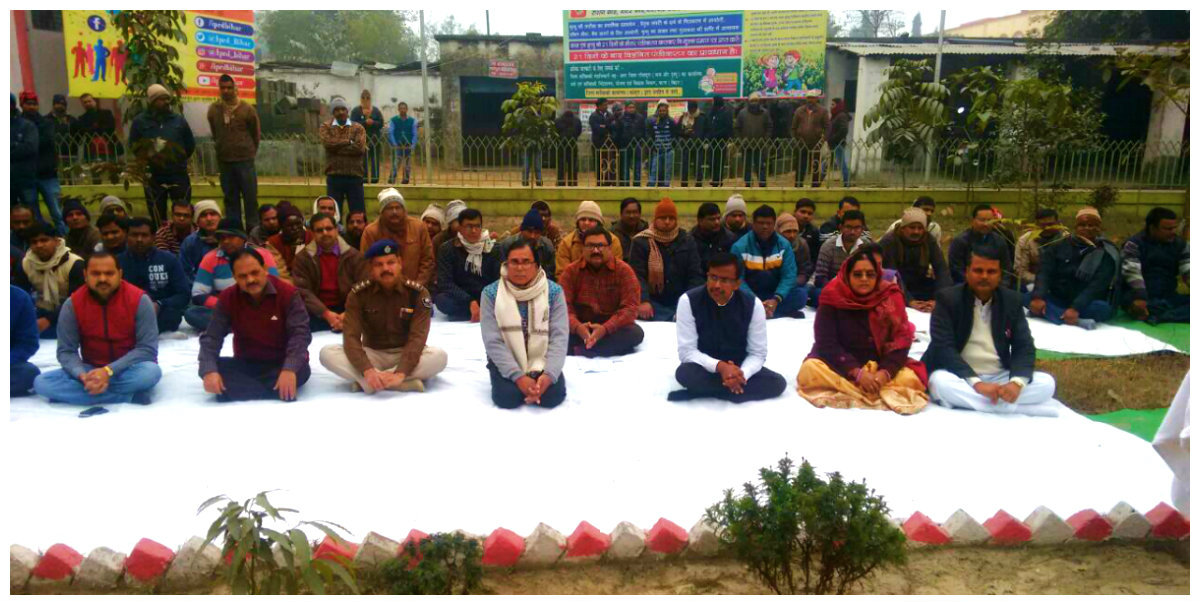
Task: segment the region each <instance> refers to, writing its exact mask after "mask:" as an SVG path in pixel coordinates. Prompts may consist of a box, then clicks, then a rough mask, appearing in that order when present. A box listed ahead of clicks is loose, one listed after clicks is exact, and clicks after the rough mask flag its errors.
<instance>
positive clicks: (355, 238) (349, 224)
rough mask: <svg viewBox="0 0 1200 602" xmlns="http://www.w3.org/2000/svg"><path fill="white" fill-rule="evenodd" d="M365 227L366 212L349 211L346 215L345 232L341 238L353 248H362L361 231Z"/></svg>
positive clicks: (364, 229)
mask: <svg viewBox="0 0 1200 602" xmlns="http://www.w3.org/2000/svg"><path fill="white" fill-rule="evenodd" d="M366 229H367V212H366V211H351V212H350V213H349V215H347V216H346V233H345V235H344V236H343V238H345V239H346V242H348V243H350V246H352V247H354V248H355V249H360V248H362V236H363V232H364V231H366Z"/></svg>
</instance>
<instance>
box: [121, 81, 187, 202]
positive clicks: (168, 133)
mask: <svg viewBox="0 0 1200 602" xmlns="http://www.w3.org/2000/svg"><path fill="white" fill-rule="evenodd" d="M146 95H147V97H148V98H147V100H149V102H150V106H149V108H147V109H146V110H145V111H143V112H142V113H141V114H140V115H138V116H137V117H134V118H133V124H132V125H130V127H129V148H130V150H131V151H132V152H133V153H134V154H136V155H137V156H138V158H139V159H142V160H144V161H147V162H148V164H149V168H150V179H149V180H148V181H147V183H146V185H145V186H144V187H143V188H144V189H145V192H146V207H147V208H148V209H149V210H150V219H152V220H154V223H155V224H159V225H162V224H165V223H166V221H167V200H168V199H170V200H176V199H183V200H186V201H191V200H192V181H191V179H190V178H188V160H189V159H191V157H192V153H193V152H195V151H196V139H195V138H193V137H192V128H191V126H189V125H188V122H187V120H186V119H184V118H183V115H180V114H179V113H175V112H173V111H171V93H170V92H168V91H167V89H166V88H165V87H163V86H162V85H160V84H154V85H152V86H150V88H149V89H147V90H146Z"/></svg>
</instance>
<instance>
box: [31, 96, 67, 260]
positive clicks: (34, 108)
mask: <svg viewBox="0 0 1200 602" xmlns="http://www.w3.org/2000/svg"><path fill="white" fill-rule="evenodd" d="M21 116H22V117H24V118H25V119H26V120H28V121H29V122H30V123H32V124H33V125H34V127H36V128H37V130H38V137H37V139H38V147H37V172H36V174H35V175H36V180H35V181H34V186H33V187H27V188H26V189H25V191H24V192H23V193H22V195H21V196H23V197H24V198H25V202H26V203H28V204H29V205H31V206H32V207H33V212H34V215H35V216H37V218H38V219H41V215H40V212H39V211H38V204H37V202H38V194H41V196H42V201H43V202H45V203H46V212H47V213H49V214H50V219H51V220H53V221H54V227H55V228H57V229H58V233H59V234H60V235H63V236H65V235H66V234H67V225H66V224H65V223H63V215H62V210H61V209H59V205H58V195H59V193H60V192H61V191H62V189H61V188H59V186H58V148H57V145H58V137H57V136H56V134H55V129H54V120H52V119H49V118H46V117H42V114H41V113H38V97H37V94H34V93H33V92H22V93H21Z"/></svg>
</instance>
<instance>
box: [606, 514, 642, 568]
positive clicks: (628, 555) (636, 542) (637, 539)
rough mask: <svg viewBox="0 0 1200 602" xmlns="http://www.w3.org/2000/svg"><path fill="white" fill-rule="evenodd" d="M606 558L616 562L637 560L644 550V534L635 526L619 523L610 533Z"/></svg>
mask: <svg viewBox="0 0 1200 602" xmlns="http://www.w3.org/2000/svg"><path fill="white" fill-rule="evenodd" d="M611 537H612V545H610V546H609V547H608V552H607V556H608V557H609V558H615V559H618V560H629V559H633V558H637V557H638V556H640V555H641V554H642V552H643V551H645V549H646V532H645V531H643V530H642V529H641V528H639V527H638V526H637V525H635V524H633V523H630V522H627V521H621V522H620V523H619V524H618V525H617V528H616V529H613V532H612V535H611Z"/></svg>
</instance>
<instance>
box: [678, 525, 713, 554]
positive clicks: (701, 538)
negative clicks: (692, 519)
mask: <svg viewBox="0 0 1200 602" xmlns="http://www.w3.org/2000/svg"><path fill="white" fill-rule="evenodd" d="M720 547H721V541H720V539H718V538H717V531H716V529H714V528H713V526H712V523H710V522H708V521H706V520H704V519H703V518H702V519H700V520H698V521H696V524H695V525H692V530H691V531H688V547H687V550H686V552H687V555H688V556H715V555H716V554H717V551H718V550H719V549H720Z"/></svg>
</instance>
